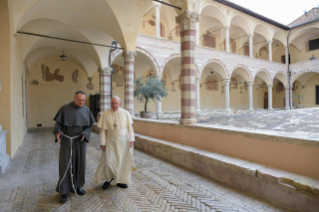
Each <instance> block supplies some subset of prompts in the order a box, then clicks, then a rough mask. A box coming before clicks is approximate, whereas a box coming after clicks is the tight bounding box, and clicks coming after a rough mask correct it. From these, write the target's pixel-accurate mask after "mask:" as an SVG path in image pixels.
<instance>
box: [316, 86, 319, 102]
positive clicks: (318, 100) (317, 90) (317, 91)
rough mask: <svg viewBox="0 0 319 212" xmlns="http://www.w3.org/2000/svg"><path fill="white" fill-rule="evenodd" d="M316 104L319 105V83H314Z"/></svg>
mask: <svg viewBox="0 0 319 212" xmlns="http://www.w3.org/2000/svg"><path fill="white" fill-rule="evenodd" d="M316 105H319V85H316Z"/></svg>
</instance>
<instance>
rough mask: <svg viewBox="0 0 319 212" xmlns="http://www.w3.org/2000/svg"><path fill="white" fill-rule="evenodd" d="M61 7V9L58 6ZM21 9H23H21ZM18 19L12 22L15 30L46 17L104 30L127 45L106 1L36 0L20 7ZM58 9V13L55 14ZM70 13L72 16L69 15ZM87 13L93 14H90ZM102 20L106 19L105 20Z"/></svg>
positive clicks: (123, 45)
mask: <svg viewBox="0 0 319 212" xmlns="http://www.w3.org/2000/svg"><path fill="white" fill-rule="evenodd" d="M61 7H63V10H60V8H61ZM22 10H23V11H22ZM21 11H22V12H21V13H20V14H18V19H17V21H16V22H15V23H14V28H15V31H17V30H19V29H21V28H22V27H23V26H24V25H25V24H26V23H28V22H30V21H32V20H34V19H39V18H48V19H52V20H56V21H60V22H62V23H65V24H67V25H70V26H72V27H74V28H75V27H76V26H81V27H82V28H93V29H97V30H100V31H102V32H105V33H106V34H108V35H110V36H111V37H113V38H115V39H116V40H117V41H118V43H120V45H121V46H122V47H123V48H126V46H127V41H126V39H127V36H126V37H125V35H124V33H123V30H122V28H121V27H120V24H119V20H118V18H117V17H116V13H115V12H114V11H113V8H112V7H111V6H110V3H109V2H108V1H104V0H100V1H99V2H98V3H96V4H91V3H90V2H89V1H86V0H78V2H77V7H74V5H73V3H72V2H69V1H63V3H62V1H61V0H56V1H49V2H48V1H45V0H37V1H34V2H33V3H31V4H30V5H27V6H25V8H23V9H21ZM56 11H59V15H57V14H56ZM70 13H71V14H72V18H69V17H70ZM89 14H95V15H94V16H90V15H89ZM103 20H108V21H107V22H105V21H103Z"/></svg>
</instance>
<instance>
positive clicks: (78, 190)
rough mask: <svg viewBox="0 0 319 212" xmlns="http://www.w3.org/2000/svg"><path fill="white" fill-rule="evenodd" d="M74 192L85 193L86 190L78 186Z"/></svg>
mask: <svg viewBox="0 0 319 212" xmlns="http://www.w3.org/2000/svg"><path fill="white" fill-rule="evenodd" d="M76 192H77V193H78V195H84V194H86V191H85V190H84V189H82V188H78V189H77V191H76Z"/></svg>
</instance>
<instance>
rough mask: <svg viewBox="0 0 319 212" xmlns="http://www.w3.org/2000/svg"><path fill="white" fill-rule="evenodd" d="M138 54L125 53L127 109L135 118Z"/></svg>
mask: <svg viewBox="0 0 319 212" xmlns="http://www.w3.org/2000/svg"><path fill="white" fill-rule="evenodd" d="M135 56H136V52H133V51H126V52H125V109H126V110H127V111H129V112H130V114H131V115H132V116H134V62H135Z"/></svg>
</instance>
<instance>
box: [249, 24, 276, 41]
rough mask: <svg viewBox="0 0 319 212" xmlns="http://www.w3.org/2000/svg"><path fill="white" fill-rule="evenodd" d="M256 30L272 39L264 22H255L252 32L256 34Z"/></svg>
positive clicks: (266, 37) (268, 39)
mask: <svg viewBox="0 0 319 212" xmlns="http://www.w3.org/2000/svg"><path fill="white" fill-rule="evenodd" d="M255 32H256V33H258V34H260V35H261V36H263V37H264V38H265V39H266V40H267V41H270V40H271V37H270V33H269V30H268V29H267V27H266V26H265V25H264V24H262V23H257V24H255V26H254V27H253V30H252V34H254V33H255Z"/></svg>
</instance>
